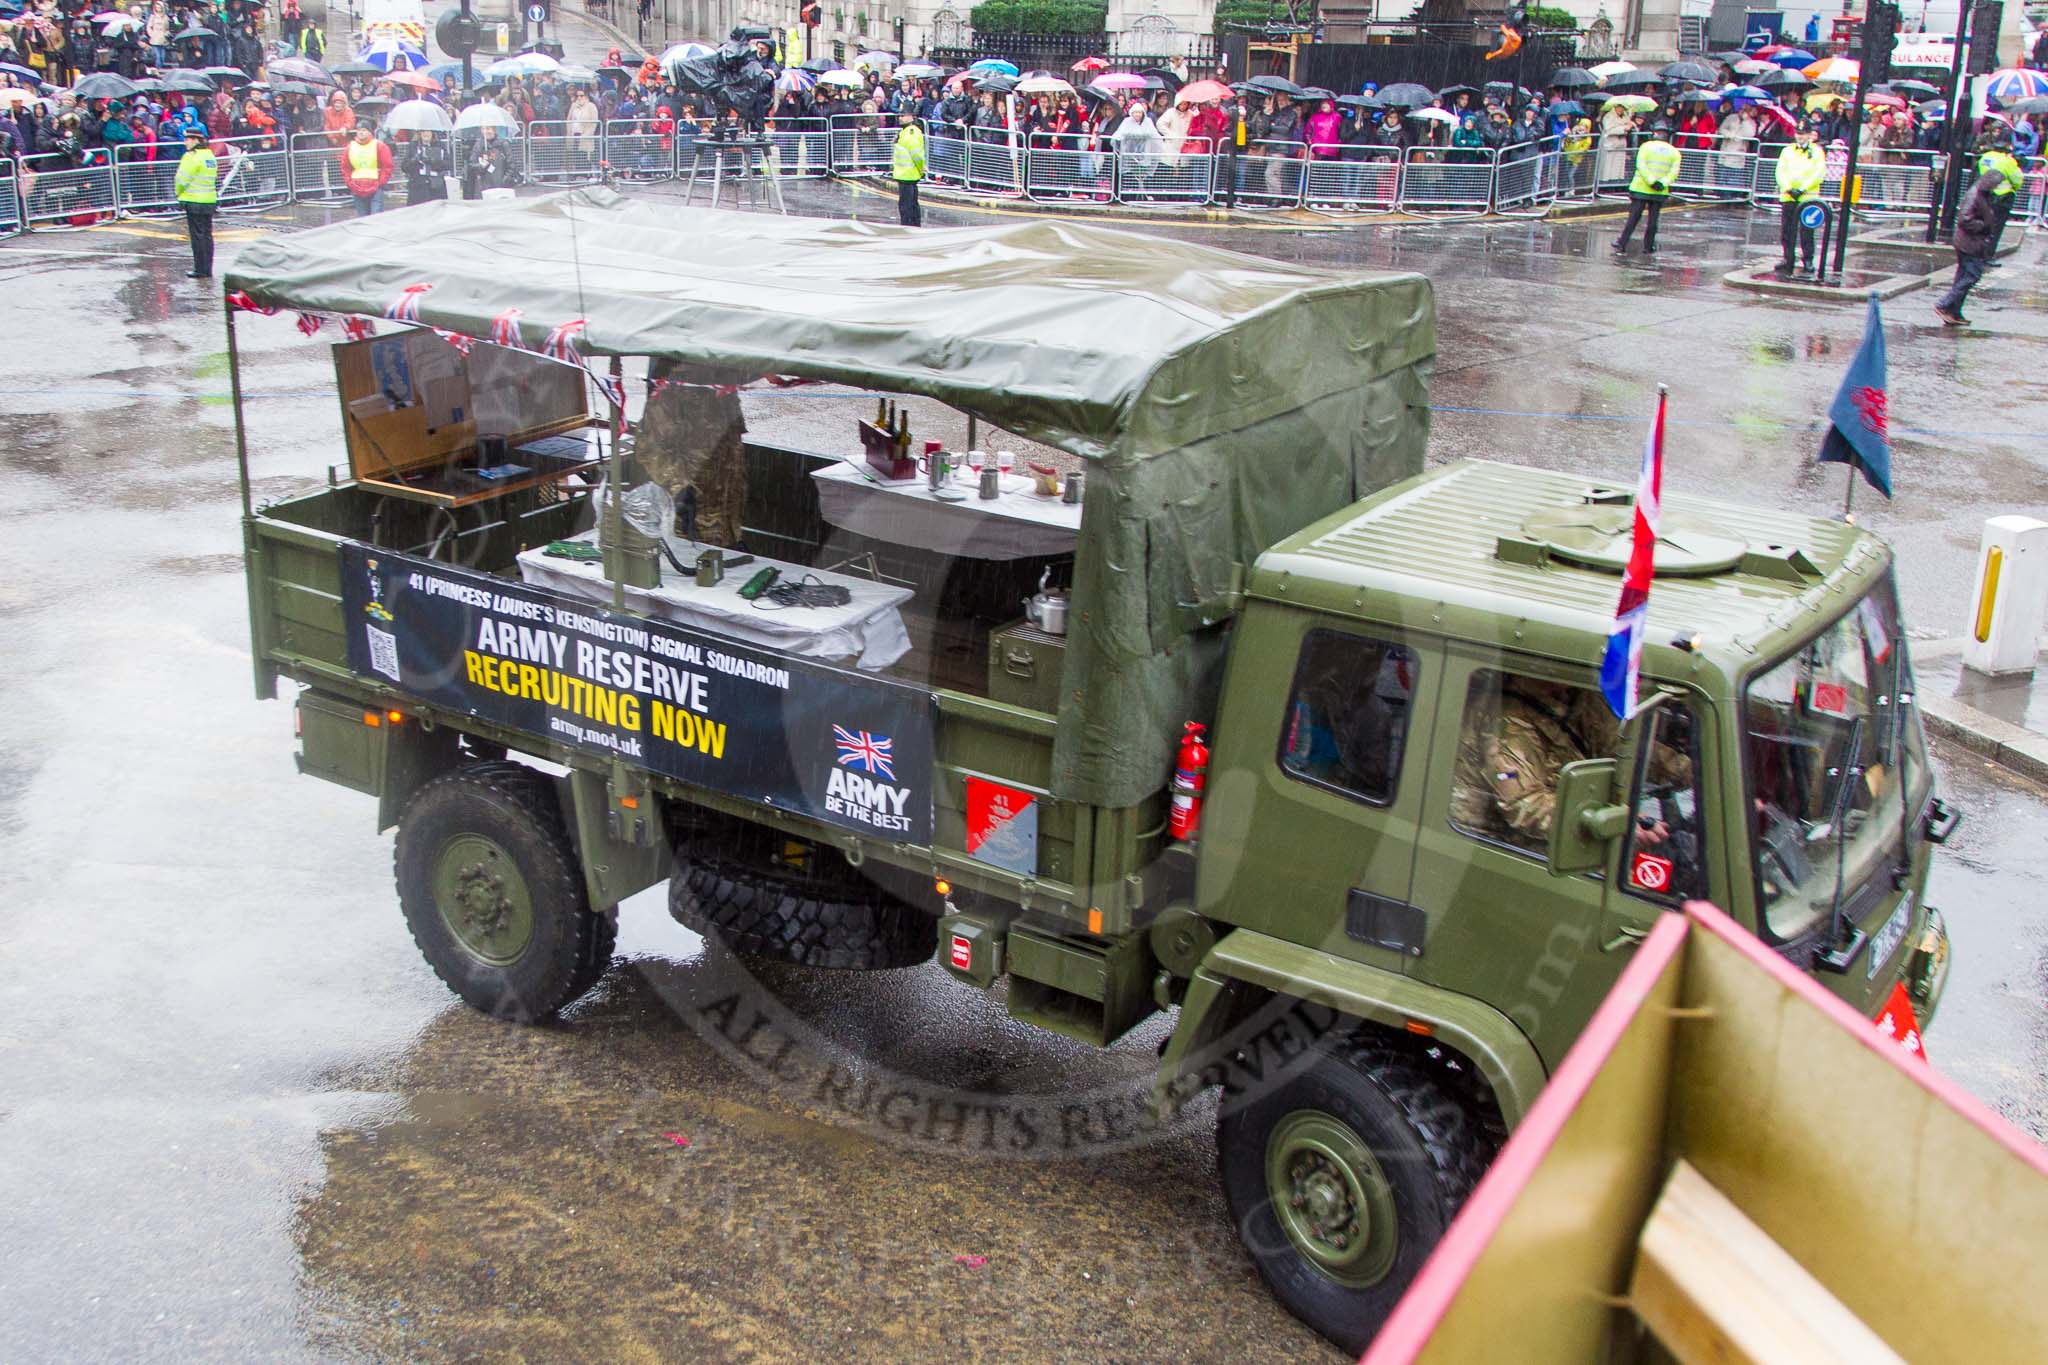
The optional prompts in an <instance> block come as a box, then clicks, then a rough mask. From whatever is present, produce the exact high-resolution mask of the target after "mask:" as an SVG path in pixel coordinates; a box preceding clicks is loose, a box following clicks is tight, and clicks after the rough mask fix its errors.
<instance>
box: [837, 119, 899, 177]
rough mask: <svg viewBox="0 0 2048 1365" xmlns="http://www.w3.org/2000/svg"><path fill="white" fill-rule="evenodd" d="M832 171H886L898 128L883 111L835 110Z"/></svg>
mask: <svg viewBox="0 0 2048 1365" xmlns="http://www.w3.org/2000/svg"><path fill="white" fill-rule="evenodd" d="M831 138H832V173H833V174H834V175H883V174H886V173H887V172H888V170H889V162H890V159H891V157H892V154H893V153H894V151H895V147H896V130H895V128H894V127H893V126H885V116H884V115H881V114H834V115H833V116H832V121H831Z"/></svg>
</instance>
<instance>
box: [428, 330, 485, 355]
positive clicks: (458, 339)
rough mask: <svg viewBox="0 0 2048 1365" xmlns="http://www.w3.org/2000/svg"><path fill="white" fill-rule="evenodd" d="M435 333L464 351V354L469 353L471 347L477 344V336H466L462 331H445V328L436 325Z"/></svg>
mask: <svg viewBox="0 0 2048 1365" xmlns="http://www.w3.org/2000/svg"><path fill="white" fill-rule="evenodd" d="M434 335H435V336H437V337H439V338H441V340H443V341H445V342H447V343H448V344H449V345H450V346H453V347H454V348H455V349H456V350H458V351H460V352H462V353H463V354H464V355H468V354H469V348H470V347H472V346H474V345H476V338H475V337H470V336H464V335H463V334H462V333H460V332H449V331H444V330H443V329H441V328H439V327H436V328H435V329H434Z"/></svg>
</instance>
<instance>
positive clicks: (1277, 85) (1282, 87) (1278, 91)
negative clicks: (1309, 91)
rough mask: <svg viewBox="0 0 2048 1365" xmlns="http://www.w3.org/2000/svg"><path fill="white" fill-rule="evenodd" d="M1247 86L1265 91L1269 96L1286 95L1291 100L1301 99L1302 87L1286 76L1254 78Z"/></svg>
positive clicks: (1247, 82)
mask: <svg viewBox="0 0 2048 1365" xmlns="http://www.w3.org/2000/svg"><path fill="white" fill-rule="evenodd" d="M1245 84H1246V85H1249V86H1254V87H1256V88H1257V89H1260V90H1263V91H1265V92H1266V93H1267V94H1269V95H1286V96H1287V97H1288V98H1290V99H1299V98H1300V97H1301V87H1300V86H1298V85H1296V84H1295V83H1294V82H1293V81H1290V80H1288V79H1287V78H1286V77H1285V76H1253V77H1252V78H1251V79H1250V80H1248V81H1246V82H1245Z"/></svg>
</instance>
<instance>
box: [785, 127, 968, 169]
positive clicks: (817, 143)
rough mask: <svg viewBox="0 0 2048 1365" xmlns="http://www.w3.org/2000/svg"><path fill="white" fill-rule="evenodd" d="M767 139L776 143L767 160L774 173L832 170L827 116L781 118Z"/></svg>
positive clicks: (830, 131)
mask: <svg viewBox="0 0 2048 1365" xmlns="http://www.w3.org/2000/svg"><path fill="white" fill-rule="evenodd" d="M768 140H769V141H771V142H773V143H774V144H775V155H774V156H773V157H771V158H770V159H769V162H768V167H769V170H770V172H771V173H772V174H775V175H779V176H783V177H785V178H796V177H804V178H809V177H811V176H820V175H830V174H831V173H832V130H831V128H830V127H829V126H827V124H826V122H825V120H824V119H821V118H817V119H812V118H800V119H779V120H777V121H776V122H775V123H773V124H772V125H770V127H769V130H768ZM926 145H927V149H929V145H930V144H929V143H927V144H926ZM926 159H927V160H929V159H930V152H929V150H927V152H926Z"/></svg>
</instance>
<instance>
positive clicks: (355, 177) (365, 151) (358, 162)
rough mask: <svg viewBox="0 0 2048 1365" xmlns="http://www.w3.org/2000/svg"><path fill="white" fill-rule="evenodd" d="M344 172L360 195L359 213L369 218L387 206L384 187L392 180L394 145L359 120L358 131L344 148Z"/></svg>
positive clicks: (357, 209) (350, 190) (356, 195)
mask: <svg viewBox="0 0 2048 1365" xmlns="http://www.w3.org/2000/svg"><path fill="white" fill-rule="evenodd" d="M341 174H342V178H343V179H344V180H346V181H347V182H348V190H349V193H350V194H353V195H354V196H355V197H356V217H358V218H367V217H369V216H370V215H371V214H373V213H379V212H381V211H382V210H383V208H384V187H385V186H386V185H388V184H390V183H391V149H390V148H389V147H387V146H385V145H384V144H383V143H381V142H379V141H378V140H377V139H376V138H374V137H372V136H371V135H370V125H369V124H367V123H358V124H357V125H356V135H355V137H354V138H352V139H351V140H350V141H349V142H348V143H347V144H345V145H344V146H343V147H342V149H341Z"/></svg>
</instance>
